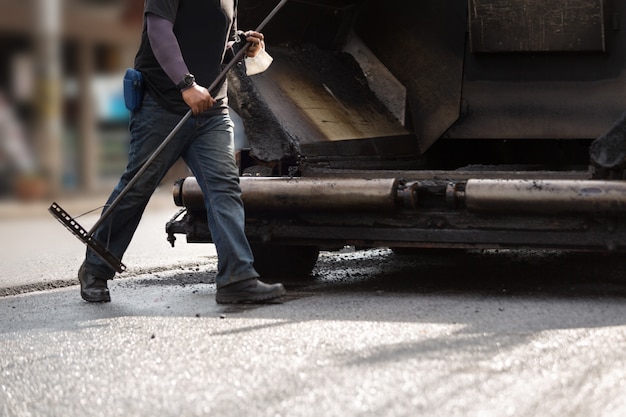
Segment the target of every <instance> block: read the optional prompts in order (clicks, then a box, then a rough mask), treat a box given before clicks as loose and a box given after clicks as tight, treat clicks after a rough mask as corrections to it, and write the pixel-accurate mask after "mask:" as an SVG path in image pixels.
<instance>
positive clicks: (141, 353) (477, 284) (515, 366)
mask: <svg viewBox="0 0 626 417" xmlns="http://www.w3.org/2000/svg"><path fill="white" fill-rule="evenodd" d="M168 210H169V209H168ZM166 211H167V210H166ZM170 211H171V210H170ZM42 221H43V220H42ZM12 223H15V221H13V222H12ZM18 223H19V222H18ZM57 227H60V226H57ZM5 230H7V229H5ZM63 233H65V232H63ZM142 233H143V232H142ZM142 233H140V234H142ZM145 233H151V232H145ZM68 239H69V238H68ZM137 239H140V241H144V240H145V241H146V242H150V241H151V240H153V239H152V238H148V237H147V236H143V235H142V236H138V237H137ZM38 245H39V244H38ZM38 245H35V246H37V247H45V245H43V244H41V246H38ZM205 249H206V248H203V247H202V245H199V247H198V248H196V247H194V248H188V247H186V246H184V247H183V248H181V249H180V250H183V251H187V250H189V251H195V250H198V251H204V250H205ZM55 250H56V251H59V252H60V253H61V254H60V255H59V256H60V257H61V258H62V259H63V261H62V262H59V261H56V262H55V261H54V259H53V257H52V256H50V257H45V256H44V257H42V258H39V259H40V263H37V262H34V261H32V260H34V259H38V258H37V257H32V258H29V257H28V256H26V255H23V256H24V257H25V258H28V259H31V261H30V262H27V263H24V264H22V269H21V271H20V273H23V274H24V276H25V277H30V282H31V284H27V285H22V286H20V284H12V285H17V286H18V287H20V288H21V290H20V291H16V292H15V293H12V292H11V291H10V288H11V285H4V287H5V292H4V296H3V297H0V352H1V354H0V415H1V416H7V417H12V416H63V417H73V416H76V417H78V416H80V417H85V416H107V417H110V416H125V417H126V416H150V417H152V416H176V417H180V416H207V415H217V416H260V417H261V416H268V417H276V416H316V417H317V416H342V417H345V416H417V415H422V416H494V417H496V416H497V417H501V416H524V417H528V416H580V417H592V416H602V417H605V416H615V417H618V416H619V417H621V416H624V415H626V396H625V395H624V393H626V279H625V278H624V277H626V275H625V266H624V265H623V262H622V261H621V259H618V258H617V257H598V256H587V255H585V256H582V255H573V254H567V253H560V252H528V251H526V252H508V251H489V252H457V251H453V252H450V251H447V252H432V253H421V254H418V255H415V256H398V255H396V254H394V253H393V252H392V251H389V250H386V249H378V250H370V251H350V250H347V251H345V252H342V253H323V254H322V256H321V258H320V260H319V262H318V264H317V266H316V268H315V271H314V274H313V275H312V276H311V277H308V278H306V279H299V280H295V281H293V282H289V283H287V285H286V286H287V288H288V291H289V293H288V296H287V297H286V298H285V299H284V300H282V301H281V302H279V303H275V304H269V305H243V306H220V305H217V304H216V303H215V299H214V294H215V286H214V281H213V278H214V276H215V268H216V264H215V262H216V259H215V257H214V256H210V255H206V252H200V253H203V254H204V255H202V256H200V257H199V258H198V257H195V258H194V259H193V260H192V258H191V257H190V258H189V261H184V262H182V261H181V262H179V263H171V262H169V261H168V260H167V259H164V255H163V254H162V253H156V254H153V256H150V254H149V253H144V252H142V250H145V251H148V252H150V251H154V249H152V248H151V247H150V245H148V244H147V243H146V245H145V246H144V245H139V246H136V247H135V249H134V251H135V252H134V254H133V255H132V256H133V259H137V260H142V267H141V269H139V268H135V269H134V272H131V273H130V274H128V275H125V278H121V279H116V280H114V281H112V282H111V284H110V287H111V291H112V298H113V302H112V303H107V304H89V303H85V302H83V301H81V300H80V297H79V295H78V286H76V285H75V282H72V281H71V279H70V278H71V277H70V278H67V279H65V278H64V277H65V276H66V275H65V273H63V274H61V273H59V272H55V271H58V270H59V269H61V270H63V271H65V270H66V269H67V270H68V271H69V270H71V269H72V267H76V265H75V263H73V262H72V260H71V259H69V258H70V257H71V256H76V255H71V253H73V252H72V251H69V250H68V252H67V254H66V252H65V249H60V248H57V249H55ZM187 255H191V254H190V253H188V254H187ZM187 255H185V256H187ZM15 256H17V255H15ZM134 257H136V258H134ZM78 258H80V255H78ZM9 261H10V259H8V258H5V259H4V261H3V263H4V264H5V265H7V268H9V266H8V265H12V262H9ZM41 263H43V264H44V265H42V264H41ZM153 263H154V265H155V267H154V268H152V267H151V265H152V264H153ZM133 264H134V262H133ZM66 265H67V266H66ZM70 265H72V267H70ZM10 268H14V269H16V270H17V269H18V268H16V267H15V266H14V265H12V266H10ZM42 270H46V271H48V272H47V275H46V276H47V277H48V279H49V282H57V283H59V285H56V286H54V285H49V286H47V287H46V288H50V289H46V290H44V291H34V290H36V289H39V288H38V287H37V286H36V285H35V284H32V282H36V281H37V279H36V276H37V275H38V274H40V273H41V271H42ZM29 274H30V275H29ZM7 288H8V289H7Z"/></svg>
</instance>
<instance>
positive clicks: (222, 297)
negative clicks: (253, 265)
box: [215, 278, 287, 304]
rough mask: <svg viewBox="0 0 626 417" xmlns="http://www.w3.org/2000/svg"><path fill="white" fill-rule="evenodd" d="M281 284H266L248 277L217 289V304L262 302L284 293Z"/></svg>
mask: <svg viewBox="0 0 626 417" xmlns="http://www.w3.org/2000/svg"><path fill="white" fill-rule="evenodd" d="M286 293H287V291H285V287H283V284H266V283H264V282H262V281H259V280H258V279H256V278H250V279H246V280H243V281H239V282H235V283H233V284H229V285H225V286H223V287H221V288H218V289H217V294H216V295H215V301H217V303H218V304H237V303H263V302H266V301H270V300H274V299H276V298H279V297H281V296H283V295H285V294H286Z"/></svg>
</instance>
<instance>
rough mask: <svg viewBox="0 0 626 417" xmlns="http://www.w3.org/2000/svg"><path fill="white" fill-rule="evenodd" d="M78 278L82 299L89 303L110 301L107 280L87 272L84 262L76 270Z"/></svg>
mask: <svg viewBox="0 0 626 417" xmlns="http://www.w3.org/2000/svg"><path fill="white" fill-rule="evenodd" d="M78 280H79V281H80V296H81V297H83V300H85V301H89V302H90V303H103V302H104V303H106V302H109V301H111V295H110V294H109V288H108V287H107V280H106V279H105V278H98V277H96V276H95V275H93V274H90V273H89V272H87V269H86V268H85V265H84V264H83V265H81V267H80V269H79V270H78Z"/></svg>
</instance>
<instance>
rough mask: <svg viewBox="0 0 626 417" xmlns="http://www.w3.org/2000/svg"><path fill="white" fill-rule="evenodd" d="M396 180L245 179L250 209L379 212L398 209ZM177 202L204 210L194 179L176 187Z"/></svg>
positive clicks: (244, 195)
mask: <svg viewBox="0 0 626 417" xmlns="http://www.w3.org/2000/svg"><path fill="white" fill-rule="evenodd" d="M397 190H398V181H397V180H396V179H393V178H390V179H349V178H337V179H332V180H331V179H328V178H324V179H321V178H320V179H316V178H282V177H242V178H241V191H242V195H241V197H242V199H243V202H244V205H245V207H246V210H252V211H254V210H272V211H289V210H302V211H329V210H330V211H379V210H393V209H395V208H396V207H397V205H398V202H397ZM174 201H175V202H176V204H177V205H179V206H182V207H186V208H188V209H190V210H199V209H204V200H203V197H202V191H201V189H200V186H199V185H198V182H197V181H196V179H195V178H194V177H189V178H186V179H185V180H184V181H182V183H178V184H177V185H176V186H175V188H174Z"/></svg>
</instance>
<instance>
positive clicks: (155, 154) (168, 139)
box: [88, 0, 288, 236]
mask: <svg viewBox="0 0 626 417" xmlns="http://www.w3.org/2000/svg"><path fill="white" fill-rule="evenodd" d="M287 1H288V0H281V1H280V3H278V5H276V7H274V9H273V10H272V11H271V12H270V13H269V14H268V15H267V17H266V18H265V19H264V20H263V21H262V22H261V23H260V24H259V26H257V28H256V31H257V32H260V31H261V30H263V28H264V27H265V25H267V24H268V23H269V21H270V20H272V18H273V17H274V16H275V15H276V13H278V11H279V10H280V9H281V8H282V7H283V6H284V5H285V3H287ZM251 45H252V43H251V42H246V44H245V45H244V46H243V47H242V48H241V49H240V50H239V51H238V52H237V53H236V54H235V56H234V57H233V58H232V59H231V60H230V61H229V62H228V63H227V64H226V66H225V67H224V69H222V72H220V73H219V75H218V76H217V78H215V80H214V81H213V82H212V83H211V85H210V86H209V87H207V90H209V91H213V90H214V89H215V88H216V87H217V86H218V85H219V84H220V83H221V82H222V80H223V79H224V78H225V77H226V75H227V74H228V71H230V70H231V69H232V68H233V67H234V66H235V64H236V63H237V62H239V61H240V60H241V58H243V56H244V54H245V53H246V51H247V50H248V48H249V47H250V46H251ZM191 114H192V112H191V110H189V111H187V113H186V114H185V115H184V116H183V118H182V119H181V120H180V122H178V124H177V125H176V126H174V129H172V131H171V132H170V133H169V135H167V137H166V138H165V139H164V140H163V142H161V144H160V145H159V147H158V148H156V149H155V151H154V152H153V153H152V155H150V158H148V160H146V162H144V164H143V165H142V166H141V168H140V169H139V171H137V173H136V174H135V175H134V176H133V178H132V179H131V180H130V181H129V182H128V184H126V186H125V187H124V188H123V189H122V191H120V193H119V194H118V196H117V197H116V198H115V200H113V201H112V202H111V204H110V205H109V206H108V207H107V209H106V210H105V211H104V212H103V213H102V215H101V216H100V218H99V219H98V221H96V223H94V225H93V226H92V227H91V229H90V230H89V232H88V234H89V236H91V235H93V234H94V233H95V231H96V230H97V229H98V227H100V226H101V225H102V223H104V222H105V221H106V219H107V218H108V217H109V216H110V215H111V213H112V212H113V210H115V208H116V207H117V206H118V205H119V204H120V202H121V201H122V199H123V198H124V196H126V194H128V192H129V191H130V189H131V188H132V187H133V186H134V185H135V183H136V182H137V181H139V179H140V178H141V176H142V175H143V174H144V173H145V172H146V170H147V169H148V168H149V167H150V165H151V164H152V162H154V160H155V159H156V158H158V156H159V155H160V154H161V152H163V149H165V147H166V146H167V145H168V144H169V143H170V142H171V140H172V138H173V137H174V136H175V135H176V134H177V133H178V131H179V130H180V129H181V127H182V126H183V125H184V124H185V122H187V120H189V118H190V117H191Z"/></svg>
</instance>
